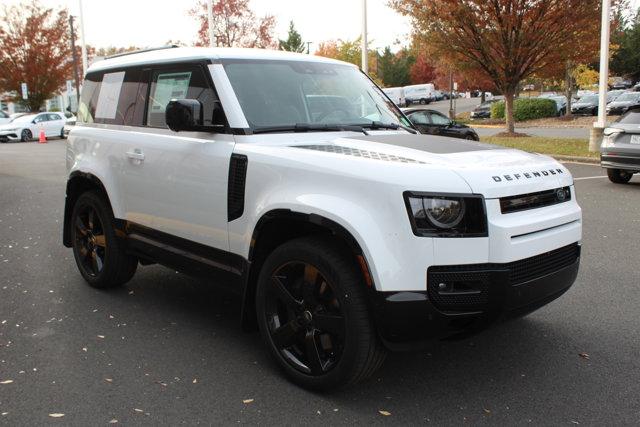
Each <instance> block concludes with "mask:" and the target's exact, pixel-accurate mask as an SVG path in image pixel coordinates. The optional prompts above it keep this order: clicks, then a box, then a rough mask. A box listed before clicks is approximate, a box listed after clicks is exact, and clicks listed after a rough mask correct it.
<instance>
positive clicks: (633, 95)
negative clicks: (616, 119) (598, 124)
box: [616, 93, 640, 102]
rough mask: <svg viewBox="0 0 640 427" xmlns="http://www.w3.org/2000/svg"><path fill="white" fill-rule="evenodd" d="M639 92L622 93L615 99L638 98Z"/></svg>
mask: <svg viewBox="0 0 640 427" xmlns="http://www.w3.org/2000/svg"><path fill="white" fill-rule="evenodd" d="M639 95H640V93H623V94H622V95H620V96H619V97H617V98H616V101H622V102H624V101H635V100H637V99H638V96H639Z"/></svg>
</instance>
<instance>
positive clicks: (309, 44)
mask: <svg viewBox="0 0 640 427" xmlns="http://www.w3.org/2000/svg"><path fill="white" fill-rule="evenodd" d="M306 43H307V55H309V54H310V52H311V49H310V48H309V47H310V46H311V43H313V42H306Z"/></svg>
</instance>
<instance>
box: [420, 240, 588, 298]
mask: <svg viewBox="0 0 640 427" xmlns="http://www.w3.org/2000/svg"><path fill="white" fill-rule="evenodd" d="M579 257H580V246H579V245H578V244H577V243H574V244H572V245H569V246H564V247H562V248H559V249H555V250H553V251H550V252H546V253H544V254H540V255H535V256H532V257H530V258H525V259H522V260H518V261H513V262H510V263H504V264H498V263H486V264H467V265H449V266H437V267H430V268H429V270H428V272H427V290H428V294H429V298H430V299H431V301H432V302H433V304H434V305H435V306H436V307H437V308H439V309H441V310H483V309H485V308H487V306H488V304H489V302H490V299H491V294H492V292H493V293H496V294H498V293H501V291H502V289H500V286H502V284H501V283H492V282H491V279H492V275H494V274H498V275H501V276H502V277H506V278H508V279H507V280H506V281H507V283H506V286H517V285H520V284H523V283H526V282H528V281H531V280H534V279H538V278H540V277H544V276H546V275H548V274H551V273H555V272H556V271H559V270H562V269H563V268H565V267H569V266H571V265H573V264H574V263H575V262H576V261H577V260H578V258H579ZM496 277H497V276H496ZM441 284H444V285H446V286H442V285H441Z"/></svg>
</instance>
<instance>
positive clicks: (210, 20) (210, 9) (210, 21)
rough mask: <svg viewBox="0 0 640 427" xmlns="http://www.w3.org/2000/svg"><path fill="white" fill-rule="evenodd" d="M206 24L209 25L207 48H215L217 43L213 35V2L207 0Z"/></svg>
mask: <svg viewBox="0 0 640 427" xmlns="http://www.w3.org/2000/svg"><path fill="white" fill-rule="evenodd" d="M207 22H208V24H209V47H215V46H216V45H217V43H218V41H217V40H216V38H215V36H214V34H213V0H207Z"/></svg>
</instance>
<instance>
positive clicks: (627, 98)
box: [607, 92, 640, 115]
mask: <svg viewBox="0 0 640 427" xmlns="http://www.w3.org/2000/svg"><path fill="white" fill-rule="evenodd" d="M636 107H640V92H626V93H623V94H622V95H620V96H619V97H617V98H616V100H615V101H613V102H610V103H609V105H607V114H611V115H620V114H624V113H626V112H627V111H629V110H630V109H632V108H636Z"/></svg>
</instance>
